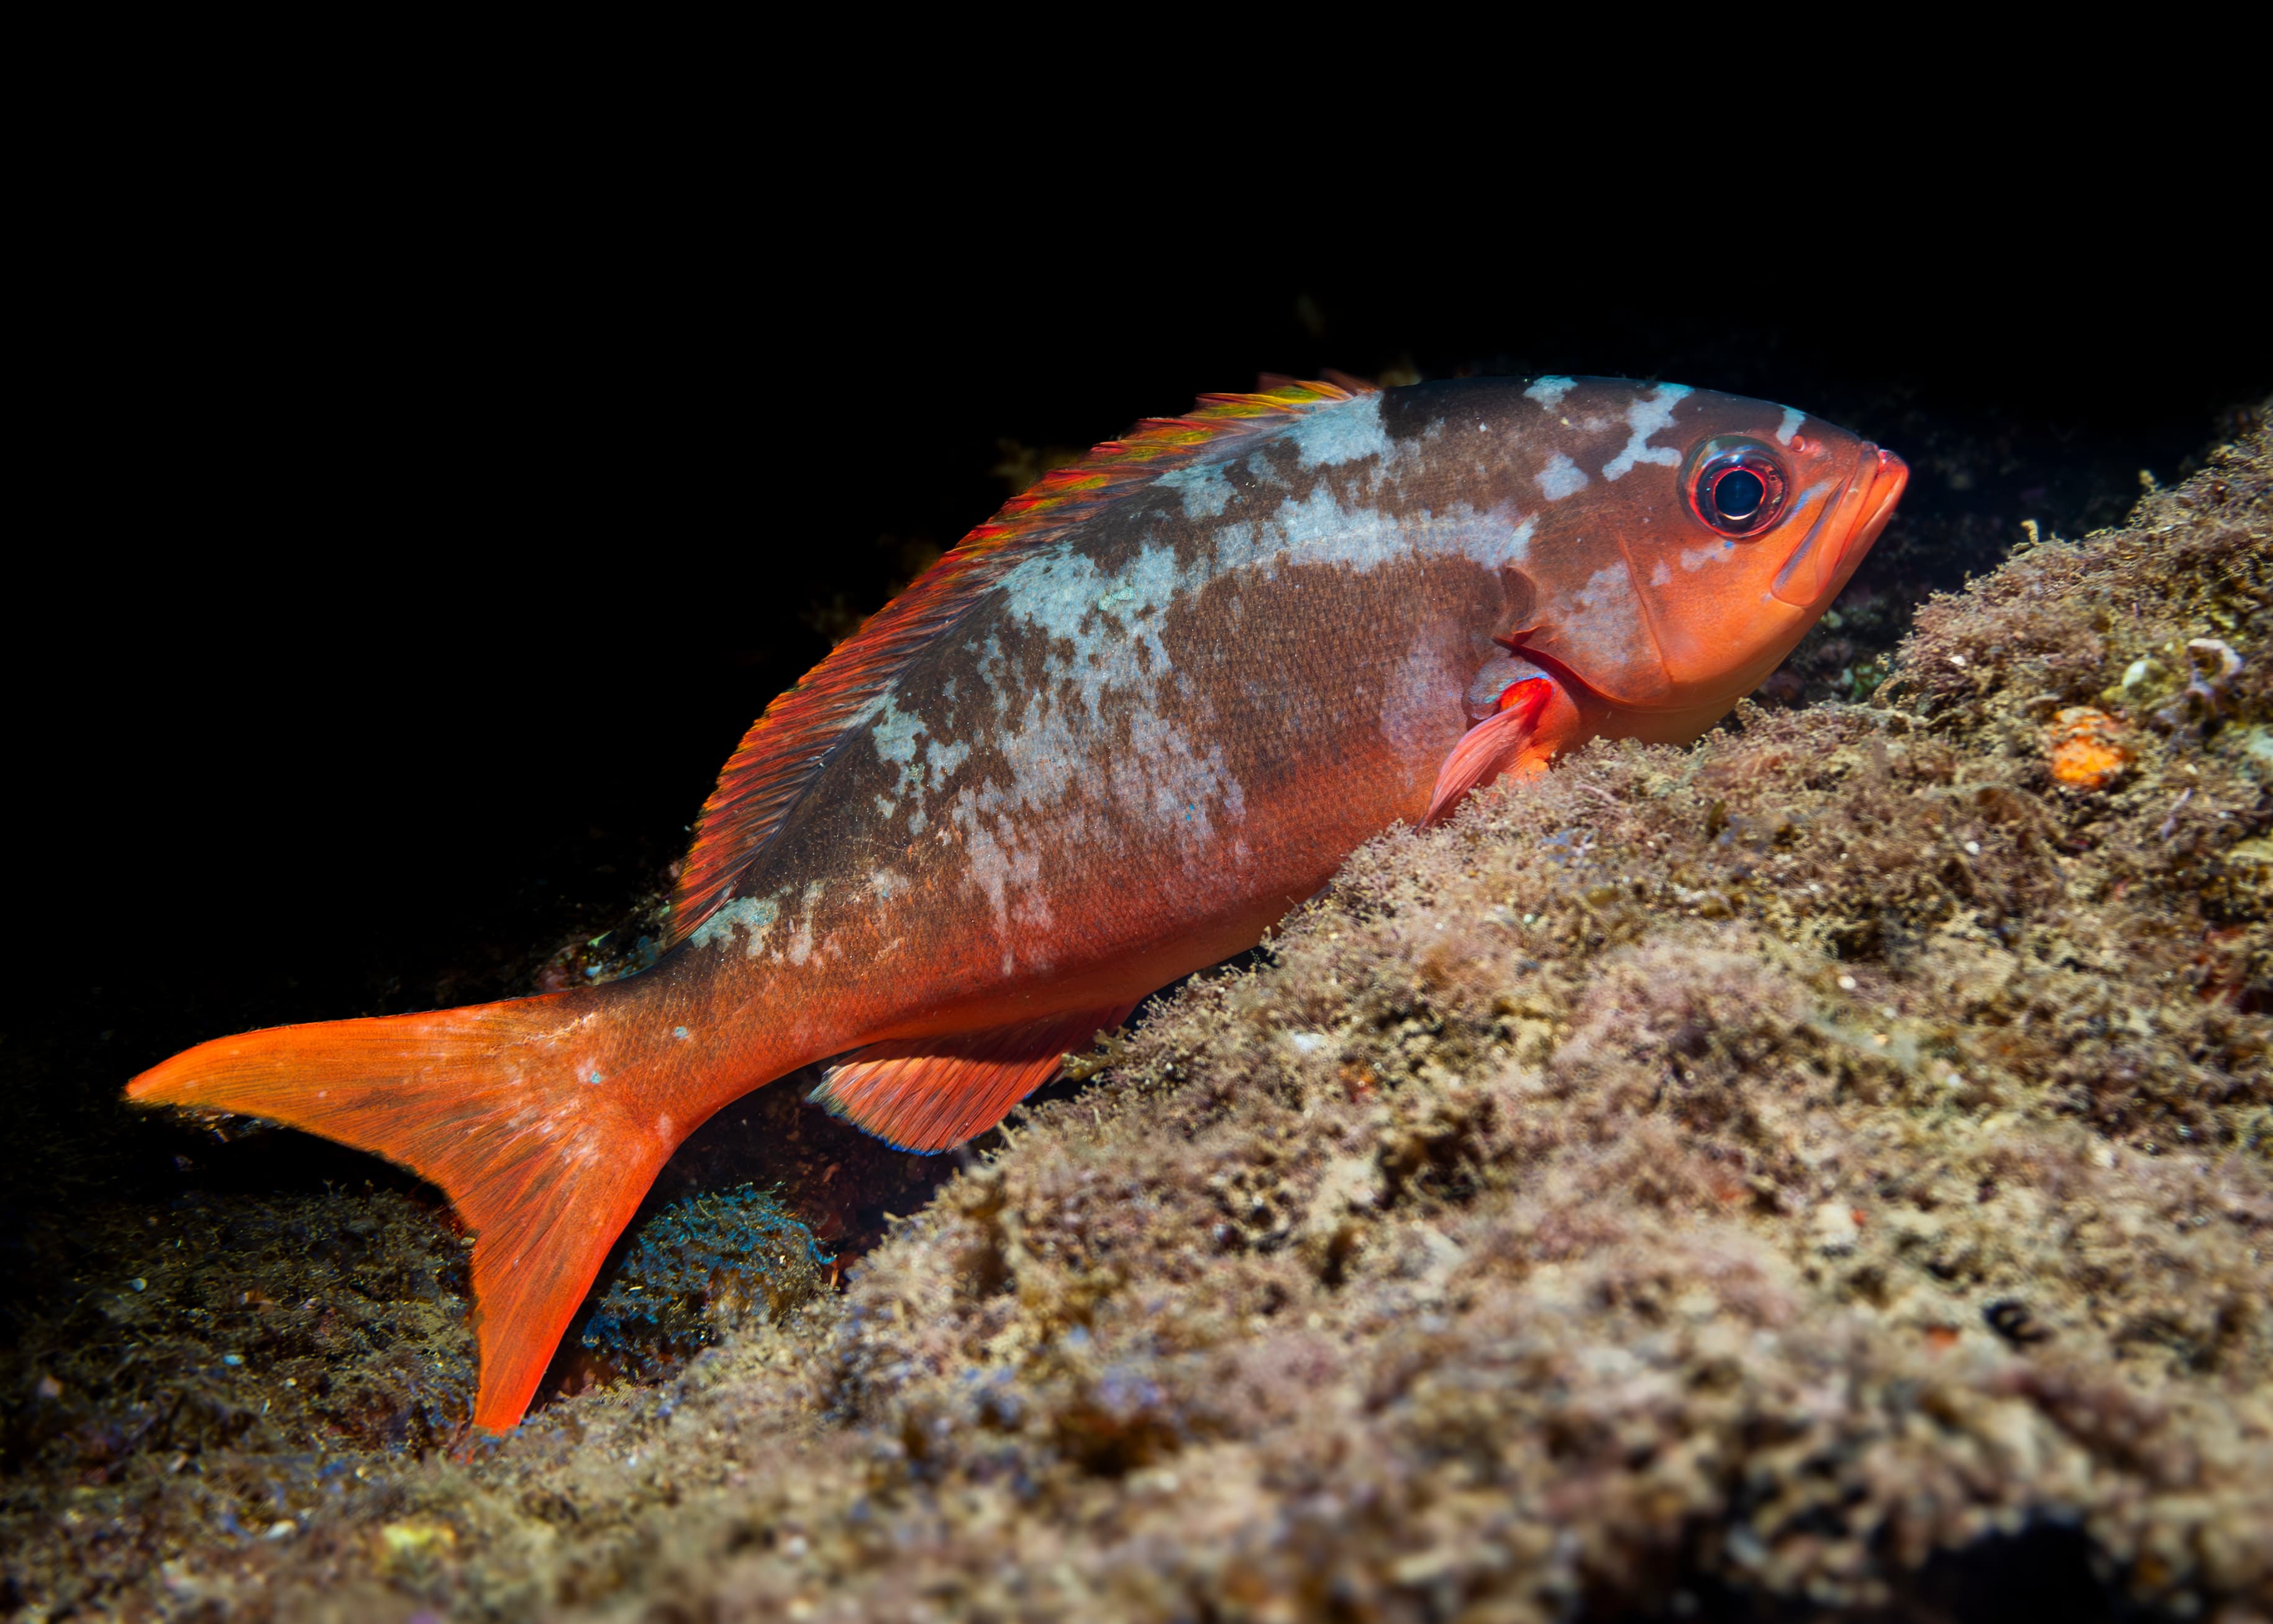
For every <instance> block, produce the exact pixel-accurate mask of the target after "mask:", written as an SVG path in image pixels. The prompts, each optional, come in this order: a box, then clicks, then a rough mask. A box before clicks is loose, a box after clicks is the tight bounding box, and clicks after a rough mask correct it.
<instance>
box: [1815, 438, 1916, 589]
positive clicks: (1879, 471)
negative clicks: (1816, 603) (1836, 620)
mask: <svg viewBox="0 0 2273 1624" xmlns="http://www.w3.org/2000/svg"><path fill="white" fill-rule="evenodd" d="M1863 449H1864V455H1866V457H1867V458H1868V459H1869V460H1868V461H1867V462H1865V464H1864V470H1863V471H1864V472H1866V473H1868V474H1869V476H1870V477H1869V480H1868V481H1867V482H1866V483H1865V485H1864V488H1863V490H1862V492H1861V500H1860V502H1859V503H1858V504H1857V506H1858V507H1859V508H1861V510H1862V514H1863V516H1862V517H1861V519H1859V520H1858V521H1857V523H1854V524H1852V525H1850V526H1849V528H1848V530H1847V533H1846V535H1845V536H1843V537H1842V538H1840V542H1839V556H1838V557H1837V558H1836V559H1834V560H1829V561H1828V562H1829V573H1828V575H1827V580H1828V581H1829V582H1830V583H1831V590H1830V591H1829V592H1827V593H1826V594H1825V595H1824V601H1825V602H1826V603H1829V602H1830V600H1831V598H1834V597H1835V596H1836V595H1837V594H1838V593H1839V591H1840V590H1842V588H1844V587H1845V586H1846V584H1847V581H1848V578H1849V576H1850V575H1853V574H1854V573H1855V569H1856V567H1857V565H1859V564H1861V563H1862V561H1863V555H1864V553H1868V552H1869V551H1870V550H1871V548H1872V544H1874V543H1875V542H1876V541H1877V540H1878V539H1879V531H1881V530H1885V529H1886V528H1887V520H1888V519H1890V518H1892V517H1893V516H1894V504H1895V503H1897V502H1899V501H1901V500H1902V492H1904V491H1906V490H1908V489H1909V483H1910V465H1909V463H1908V462H1903V461H1902V458H1900V457H1898V456H1896V455H1894V453H1893V452H1891V451H1888V450H1887V449H1886V448H1885V447H1882V446H1872V445H1865V446H1864V448H1863Z"/></svg>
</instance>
